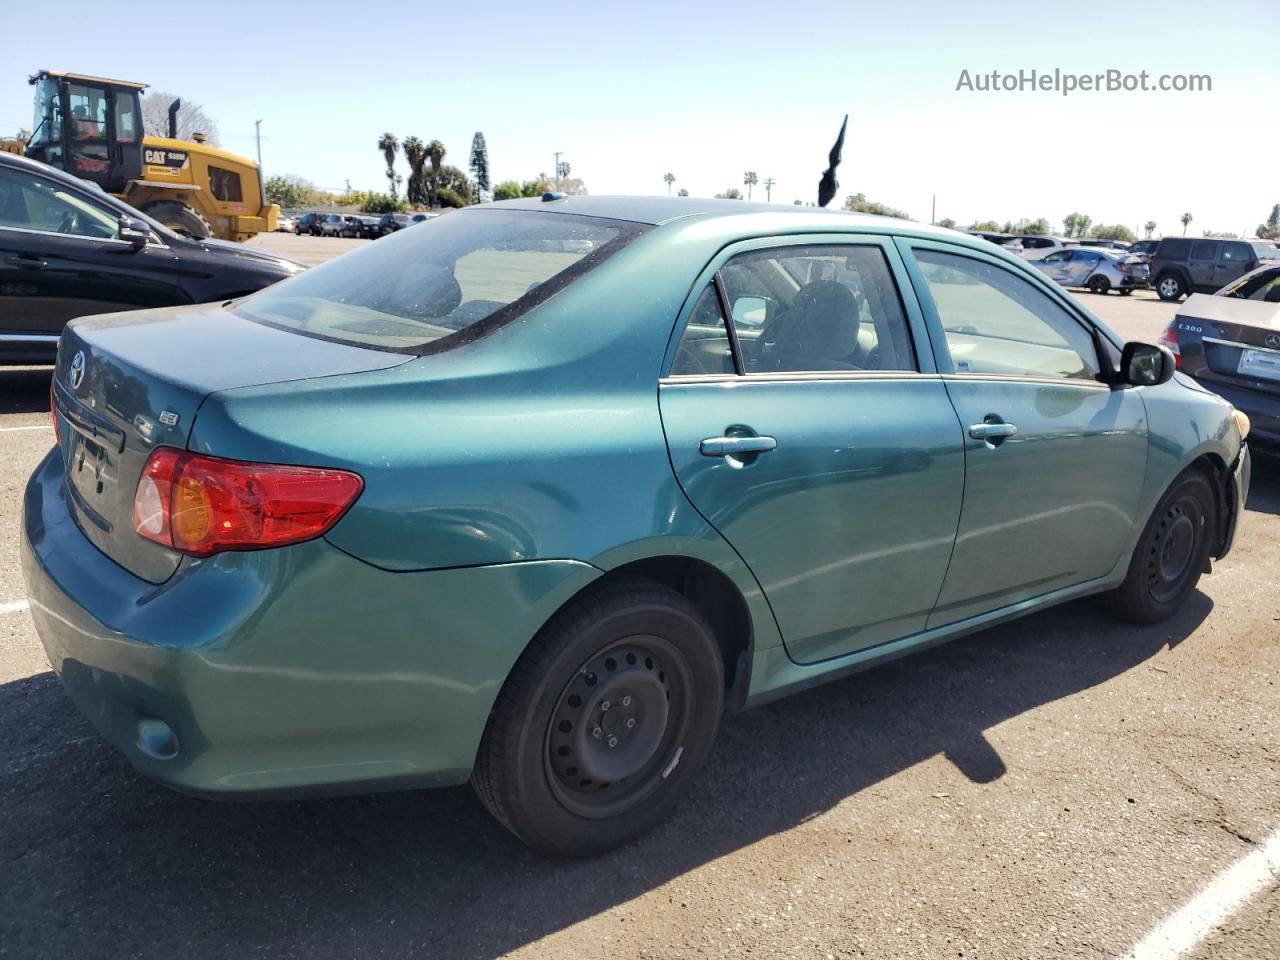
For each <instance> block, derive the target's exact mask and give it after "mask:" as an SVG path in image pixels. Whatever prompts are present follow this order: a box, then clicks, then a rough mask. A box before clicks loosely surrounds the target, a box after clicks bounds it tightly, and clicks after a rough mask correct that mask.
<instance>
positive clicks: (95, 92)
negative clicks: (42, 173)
mask: <svg viewBox="0 0 1280 960" xmlns="http://www.w3.org/2000/svg"><path fill="white" fill-rule="evenodd" d="M30 82H31V84H32V85H33V86H34V87H35V88H36V95H35V117H34V121H33V126H32V128H31V129H32V134H31V139H30V140H29V141H28V142H27V149H26V153H27V156H29V157H32V158H33V159H36V160H40V161H42V162H43V163H47V164H49V166H51V167H57V168H58V169H59V170H65V171H66V172H67V173H70V174H74V175H75V176H77V177H80V178H82V179H84V180H91V181H92V182H94V183H96V184H98V185H99V186H101V187H102V189H103V190H105V191H107V192H108V193H120V192H122V191H123V190H124V189H125V185H126V184H127V183H128V182H129V181H131V180H135V179H137V178H138V177H140V176H141V175H142V102H141V93H142V91H143V90H144V89H145V88H146V84H142V83H130V82H128V81H126V80H108V79H106V78H104V77H89V76H83V75H81V74H76V73H61V72H58V71H53V70H41V71H40V72H39V73H37V74H35V75H34V76H32V77H31V78H30Z"/></svg>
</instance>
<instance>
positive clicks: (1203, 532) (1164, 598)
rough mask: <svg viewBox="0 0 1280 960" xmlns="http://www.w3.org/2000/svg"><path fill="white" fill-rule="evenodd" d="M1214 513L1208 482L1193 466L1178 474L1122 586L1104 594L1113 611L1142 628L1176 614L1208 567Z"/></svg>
mask: <svg viewBox="0 0 1280 960" xmlns="http://www.w3.org/2000/svg"><path fill="white" fill-rule="evenodd" d="M1216 515H1217V513H1216V499H1215V497H1214V493H1213V487H1212V486H1211V485H1210V483H1209V480H1208V478H1207V477H1205V475H1204V474H1203V473H1202V472H1201V471H1200V470H1198V469H1195V468H1192V469H1190V470H1187V471H1185V472H1184V473H1182V474H1181V475H1179V477H1178V478H1177V479H1176V480H1174V482H1173V484H1172V485H1171V486H1170V487H1169V489H1168V490H1167V491H1166V492H1165V495H1164V496H1163V497H1161V498H1160V502H1159V504H1157V505H1156V508H1155V510H1154V511H1153V512H1152V514H1151V519H1150V520H1148V521H1147V525H1146V527H1145V528H1144V529H1143V531H1142V536H1141V537H1139V538H1138V545H1137V546H1136V547H1134V550H1133V557H1132V558H1131V559H1130V560H1129V572H1128V574H1127V575H1126V576H1125V580H1124V583H1122V584H1121V585H1120V586H1119V587H1117V588H1116V589H1115V590H1113V591H1111V593H1109V594H1107V595H1106V601H1107V606H1108V607H1109V608H1110V610H1111V612H1112V613H1113V614H1115V615H1116V616H1117V617H1119V618H1120V619H1122V620H1127V621H1129V622H1130V623H1142V624H1147V623H1159V622H1160V621H1162V620H1167V619H1169V617H1171V616H1173V615H1174V614H1175V613H1176V612H1177V611H1178V608H1179V607H1180V606H1182V603H1183V601H1185V600H1186V598H1187V597H1188V596H1190V595H1191V592H1192V591H1193V590H1195V588H1196V584H1198V583H1199V582H1200V575H1201V574H1202V573H1203V572H1204V570H1205V567H1206V566H1207V565H1208V562H1209V551H1210V549H1211V547H1212V544H1211V541H1212V539H1213V536H1212V535H1213V530H1214V517H1215V516H1216Z"/></svg>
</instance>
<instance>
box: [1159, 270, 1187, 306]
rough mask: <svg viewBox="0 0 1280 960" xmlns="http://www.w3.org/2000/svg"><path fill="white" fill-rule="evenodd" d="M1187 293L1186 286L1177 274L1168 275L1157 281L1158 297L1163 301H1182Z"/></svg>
mask: <svg viewBox="0 0 1280 960" xmlns="http://www.w3.org/2000/svg"><path fill="white" fill-rule="evenodd" d="M1186 292H1187V289H1186V285H1185V284H1184V283H1183V282H1182V278H1181V277H1180V276H1178V275H1177V274H1176V273H1166V274H1165V275H1164V276H1162V277H1161V278H1160V279H1159V280H1157V281H1156V296H1158V297H1159V298H1160V299H1161V300H1169V301H1173V300H1180V299H1182V295H1183V294H1184V293H1186Z"/></svg>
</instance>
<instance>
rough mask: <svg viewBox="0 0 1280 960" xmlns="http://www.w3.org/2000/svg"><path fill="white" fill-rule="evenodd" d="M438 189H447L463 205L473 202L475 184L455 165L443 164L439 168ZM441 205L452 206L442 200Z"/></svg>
mask: <svg viewBox="0 0 1280 960" xmlns="http://www.w3.org/2000/svg"><path fill="white" fill-rule="evenodd" d="M440 189H441V190H448V191H450V192H452V193H453V194H454V195H455V196H457V197H459V198H460V199H461V200H462V201H463V203H462V205H463V206H467V205H468V204H471V203H475V196H476V186H475V184H473V183H472V182H471V178H470V177H468V176H467V175H466V174H465V173H463V172H462V171H461V170H459V169H458V168H457V167H454V166H450V165H449V164H447V163H446V164H445V165H444V166H443V167H441V168H440ZM440 205H441V206H452V204H447V203H445V202H444V201H443V200H442V201H441V202H440Z"/></svg>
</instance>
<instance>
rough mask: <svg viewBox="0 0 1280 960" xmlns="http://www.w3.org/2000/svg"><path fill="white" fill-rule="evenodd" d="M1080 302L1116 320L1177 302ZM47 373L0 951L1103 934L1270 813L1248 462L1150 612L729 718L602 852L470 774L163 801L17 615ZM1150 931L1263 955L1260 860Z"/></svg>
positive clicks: (1265, 471) (338, 952) (8, 652)
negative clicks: (1211, 561) (1210, 565)
mask: <svg viewBox="0 0 1280 960" xmlns="http://www.w3.org/2000/svg"><path fill="white" fill-rule="evenodd" d="M255 242H258V243H261V244H262V245H264V246H268V247H271V248H273V249H281V250H284V251H286V252H289V254H290V255H293V256H297V257H299V259H304V260H306V259H309V258H310V259H313V260H315V259H322V258H323V257H324V256H326V255H327V254H328V253H329V252H330V251H336V250H338V249H347V248H349V247H350V246H353V245H358V244H359V243H361V241H342V240H331V239H327V238H314V239H312V238H293V237H287V236H274V237H261V238H258V239H257V240H256V241H255ZM1081 300H1082V302H1084V303H1085V304H1086V306H1088V307H1089V308H1090V309H1091V310H1093V311H1094V312H1095V313H1097V314H1098V315H1099V316H1101V317H1102V318H1103V319H1104V320H1106V321H1107V322H1108V323H1110V324H1111V325H1112V326H1113V327H1114V328H1115V329H1117V330H1118V331H1119V332H1121V333H1122V334H1124V335H1125V336H1127V337H1142V338H1144V339H1152V338H1154V337H1155V336H1156V335H1157V334H1158V333H1159V330H1160V329H1161V327H1162V326H1163V325H1164V324H1165V323H1167V321H1168V318H1169V316H1170V314H1171V312H1172V310H1171V308H1170V307H1169V305H1167V304H1161V303H1160V302H1159V301H1157V300H1155V299H1154V298H1153V297H1150V296H1149V295H1145V294H1138V295H1135V296H1133V297H1126V298H1121V297H1119V296H1115V295H1112V296H1109V297H1105V298H1103V297H1098V296H1093V295H1090V294H1087V293H1086V294H1081ZM48 373H49V372H48V370H47V369H43V370H41V369H32V370H19V371H5V372H0V956H4V957H22V958H27V957H75V958H81V957H84V958H97V957H104V958H106V957H110V958H113V960H119V958H128V957H140V958H141V957H145V958H152V957H155V958H173V957H182V958H184V960H188V958H189V960H197V958H246V957H271V958H284V957H307V958H353V957H360V958H364V957H380V958H381V957H385V958H397V960H398V958H405V957H433V958H434V957H468V958H469V957H493V956H500V955H507V954H510V955H512V956H516V957H527V958H562V957H573V958H584V960H586V958H597V957H599V958H612V960H618V958H631V957H646V958H685V957H762V958H772V957H805V958H808V957H813V958H818V960H824V958H853V957H876V958H885V957H895V958H896V957H920V958H942V957H958V958H986V957H991V958H1077V957H1091V956H1119V955H1121V954H1123V953H1124V952H1125V951H1126V950H1127V949H1128V948H1129V947H1130V946H1131V945H1133V944H1135V943H1138V942H1139V941H1140V940H1141V939H1142V938H1143V937H1144V936H1145V935H1146V934H1147V933H1148V931H1150V930H1151V929H1152V928H1153V927H1155V926H1156V925H1157V924H1159V923H1161V922H1162V921H1163V920H1164V919H1165V918H1167V917H1169V916H1170V915H1171V914H1175V912H1176V911H1179V910H1180V909H1182V908H1184V907H1186V905H1187V904H1188V903H1191V902H1193V898H1194V896H1195V895H1196V893H1197V892H1198V891H1201V890H1203V889H1204V888H1205V887H1206V885H1210V889H1211V891H1212V890H1214V889H1216V888H1214V887H1213V886H1212V885H1213V884H1214V882H1215V880H1214V878H1215V876H1217V875H1219V874H1220V872H1221V871H1224V870H1226V869H1227V868H1229V867H1230V866H1231V865H1232V864H1233V863H1236V862H1237V861H1238V860H1239V858H1241V857H1243V856H1245V855H1247V854H1248V853H1249V852H1250V851H1252V850H1257V849H1260V844H1262V843H1263V842H1264V840H1265V839H1266V838H1267V837H1269V836H1271V835H1272V834H1273V833H1274V832H1275V831H1276V830H1277V828H1278V827H1280V769H1278V763H1280V708H1278V706H1277V694H1278V692H1280V691H1278V689H1277V681H1278V679H1280V602H1278V600H1277V598H1278V597H1280V594H1278V593H1277V587H1276V584H1277V582H1280V463H1277V462H1276V461H1272V460H1265V459H1261V458H1260V459H1259V460H1258V461H1257V462H1256V464H1255V473H1254V486H1253V490H1252V493H1251V495H1250V498H1249V504H1248V512H1247V514H1246V515H1245V517H1244V520H1243V522H1242V525H1241V528H1240V532H1239V536H1238V540H1237V545H1236V547H1235V550H1234V551H1233V552H1232V554H1231V555H1230V556H1229V557H1228V558H1227V559H1226V560H1225V561H1223V562H1221V563H1218V564H1215V567H1214V572H1213V573H1212V575H1210V576H1207V577H1205V578H1204V579H1203V580H1202V581H1201V586H1200V590H1199V592H1198V593H1197V594H1196V595H1195V596H1194V597H1193V598H1192V600H1191V602H1190V603H1188V604H1187V606H1186V608H1185V609H1184V610H1183V611H1182V612H1181V613H1180V614H1179V615H1178V616H1177V617H1175V618H1174V619H1173V620H1171V621H1169V622H1168V623H1164V624H1160V625H1158V626H1155V627H1149V628H1145V629H1136V628H1133V627H1129V626H1122V625H1118V624H1116V623H1115V622H1113V621H1111V620H1110V619H1108V618H1107V617H1106V616H1105V614H1103V613H1102V612H1101V611H1100V609H1099V608H1098V606H1097V604H1096V603H1095V602H1093V601H1090V600H1086V601H1080V602H1077V603H1072V604H1069V605H1066V606H1062V607H1059V608H1056V609H1054V610H1050V611H1047V612H1044V613H1040V614H1037V615H1034V616H1032V617H1029V618H1026V619H1023V620H1021V621H1018V622H1015V623H1012V624H1007V625H1005V626H1002V627H998V628H995V629H992V630H988V631H985V632H983V633H980V634H977V635H975V636H972V637H969V638H966V639H962V640H959V641H956V642H954V643H952V644H949V645H947V646H945V647H941V648H938V649H936V650H933V651H930V652H926V653H922V654H919V655H916V656H914V657H910V658H907V659H904V660H901V661H897V662H895V663H892V664H889V665H887V666H884V667H881V668H879V669H876V670H873V671H870V672H867V673H864V674H861V675H858V676H855V677H852V678H849V679H846V680H842V681H838V682H835V683H832V684H828V685H826V686H824V687H821V688H818V689H816V690H813V691H810V692H807V693H804V694H800V695H798V696H795V697H791V698H789V699H787V700H783V701H780V702H778V703H775V704H772V705H770V706H767V707H763V708H760V709H758V710H755V711H751V712H748V713H745V714H742V715H739V716H736V717H733V718H730V719H729V720H728V721H727V722H726V723H725V725H724V727H723V729H722V732H721V737H720V740H719V741H718V744H717V747H716V749H715V752H714V755H713V757H712V759H711V762H710V764H709V767H708V769H707V770H706V771H705V773H704V775H703V776H702V777H701V780H700V782H699V783H698V785H697V788H696V789H695V790H694V791H693V794H692V795H691V796H689V797H688V798H687V799H686V800H685V802H684V803H683V804H682V805H681V807H680V808H679V810H678V811H677V813H676V815H675V817H674V818H673V819H672V820H671V821H670V822H668V823H667V824H666V825H664V826H663V827H661V828H659V829H658V830H657V831H656V832H655V833H653V834H651V835H649V836H647V837H645V838H643V839H641V840H640V841H638V842H636V843H634V844H632V845H630V846H628V847H627V848H625V849H623V850H620V851H617V852H615V853H611V854H609V855H606V856H603V857H600V858H597V859H594V860H590V861H585V862H576V863H563V862H549V861H545V860H540V859H538V858H537V857H535V856H533V855H532V854H530V853H529V852H527V851H526V850H525V849H524V848H523V847H522V846H520V844H519V843H518V842H516V841H515V840H514V839H512V838H511V837H509V836H508V835H507V834H506V833H505V832H503V831H502V830H501V829H500V828H499V827H497V826H496V825H495V824H494V823H493V822H492V821H490V820H489V818H488V817H487V816H486V815H485V813H484V812H483V811H482V810H481V808H480V805H479V804H478V802H477V801H476V800H475V799H474V798H473V797H472V796H471V794H470V792H469V791H468V790H466V789H450V790H441V791H432V792H414V793H400V794H383V795H376V796H358V797H350V798H339V799H323V800H310V801H289V802H276V803H237V804H232V803H213V802H207V801H201V800H195V799H190V798H187V797H184V796H180V795H178V794H176V793H173V792H171V791H169V790H167V789H165V788H163V787H160V786H157V785H155V784H153V783H151V782H149V781H147V780H145V779H144V778H142V777H141V776H140V775H138V774H137V773H135V772H134V771H133V770H132V768H131V767H130V766H129V765H128V763H127V762H126V761H125V760H124V759H123V758H122V757H120V756H119V755H117V754H116V753H115V752H114V751H112V750H111V749H110V748H109V747H107V746H106V745H105V744H104V743H103V742H102V741H101V740H100V738H99V737H98V736H97V734H96V733H95V732H94V730H93V729H92V727H90V725H89V724H88V723H87V722H86V721H85V720H84V719H83V718H82V717H81V716H80V715H79V713H78V712H77V710H76V709H75V707H74V706H73V705H72V704H71V702H70V701H69V700H68V699H67V698H66V696H65V695H64V694H63V692H62V690H61V689H60V687H59V683H58V681H57V678H56V677H55V676H54V675H53V674H51V673H50V672H49V670H48V666H47V664H46V662H45V659H44V654H43V651H42V650H41V648H40V646H39V643H38V641H37V639H36V637H35V633H34V630H33V628H32V625H31V621H30V618H29V615H28V613H27V611H26V609H25V596H24V591H23V585H22V580H21V576H20V574H19V570H18V560H17V530H18V523H19V515H20V495H21V491H22V489H23V485H24V484H25V481H26V478H27V476H28V475H29V474H30V472H31V470H32V469H33V468H34V466H35V464H36V463H37V461H38V460H39V459H40V458H41V457H42V456H43V455H44V454H45V452H46V451H47V450H48V449H49V447H50V445H51V443H52V439H53V437H52V431H51V430H50V429H49V428H48V412H47V411H48ZM1162 955H1164V954H1162ZM1167 956H1171V957H1172V956H1192V957H1228V958H1256V960H1263V958H1266V960H1275V958H1276V957H1278V956H1280V888H1278V885H1277V882H1276V877H1275V876H1272V877H1271V878H1270V880H1269V881H1268V882H1266V883H1265V885H1264V889H1262V891H1261V892H1260V893H1259V894H1257V895H1256V896H1253V897H1252V898H1251V899H1249V900H1248V901H1247V902H1246V903H1245V904H1244V906H1243V907H1242V908H1241V909H1240V910H1239V911H1238V912H1236V913H1234V914H1233V915H1232V916H1231V917H1230V919H1228V920H1227V921H1226V922H1225V923H1224V924H1223V925H1222V926H1221V927H1219V928H1218V929H1216V930H1215V931H1214V932H1213V933H1211V934H1210V935H1209V936H1207V938H1204V939H1201V940H1198V941H1188V944H1187V945H1186V948H1185V949H1183V950H1181V951H1180V952H1175V953H1169V954H1167Z"/></svg>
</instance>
